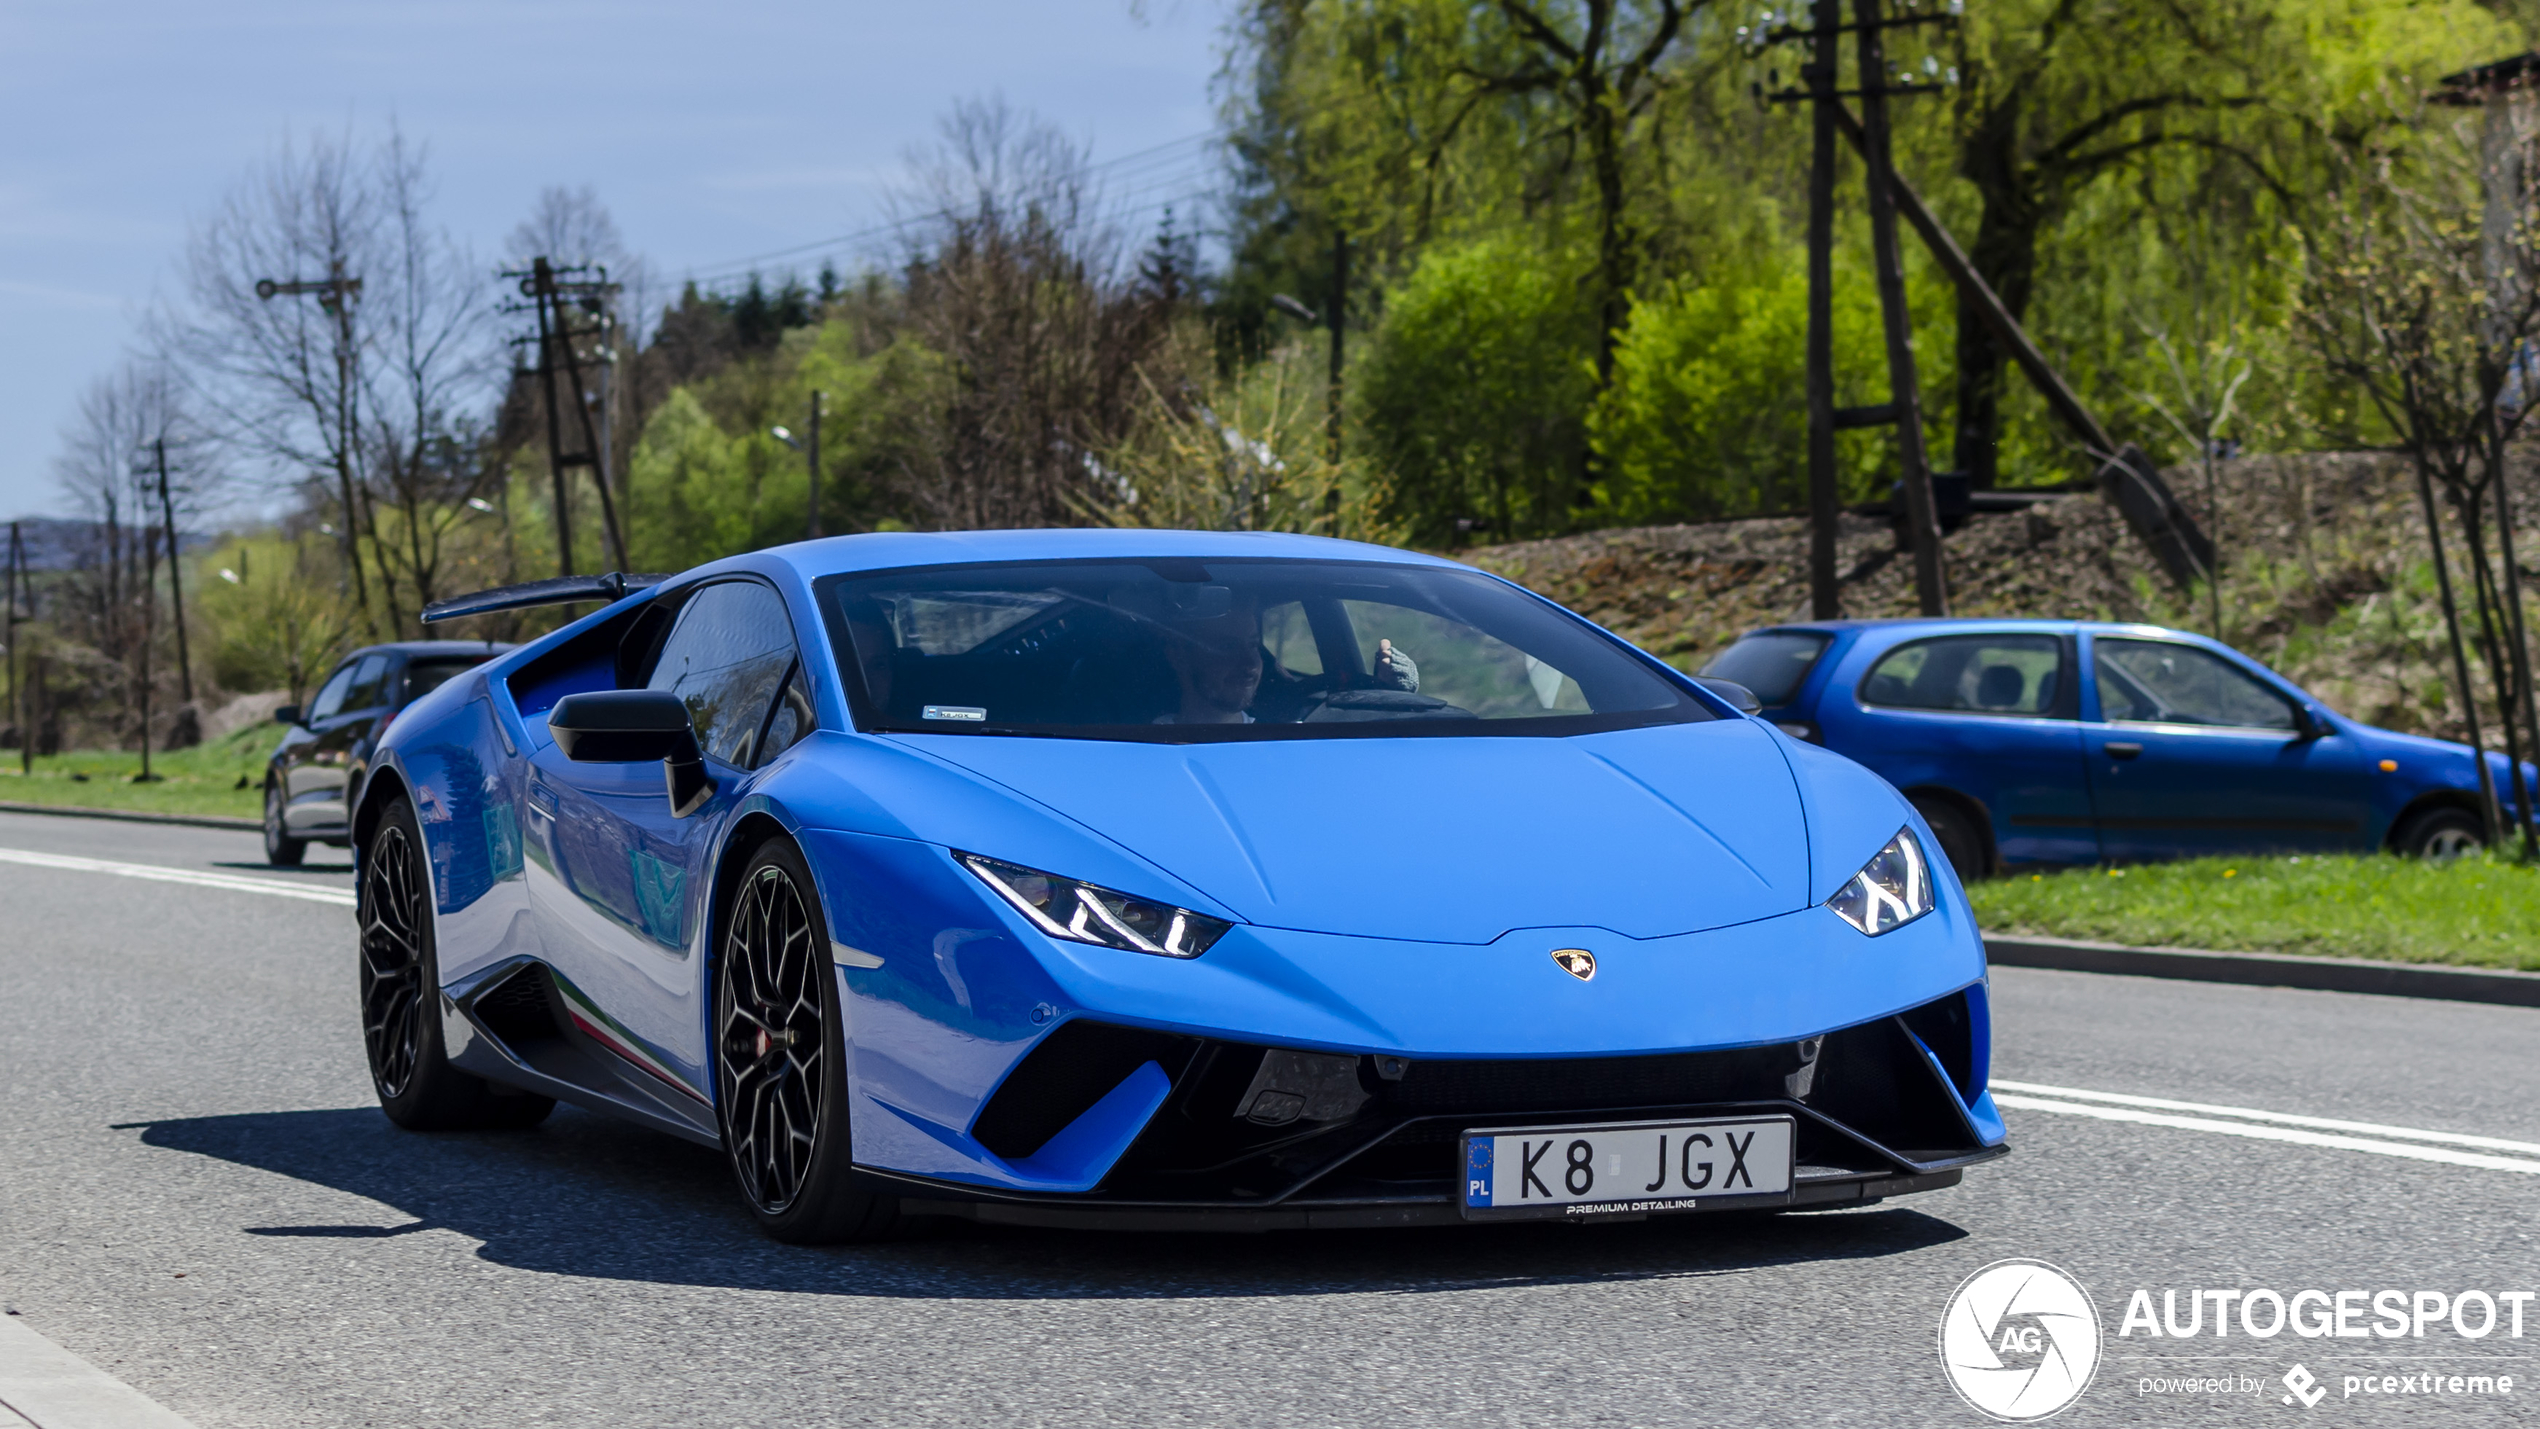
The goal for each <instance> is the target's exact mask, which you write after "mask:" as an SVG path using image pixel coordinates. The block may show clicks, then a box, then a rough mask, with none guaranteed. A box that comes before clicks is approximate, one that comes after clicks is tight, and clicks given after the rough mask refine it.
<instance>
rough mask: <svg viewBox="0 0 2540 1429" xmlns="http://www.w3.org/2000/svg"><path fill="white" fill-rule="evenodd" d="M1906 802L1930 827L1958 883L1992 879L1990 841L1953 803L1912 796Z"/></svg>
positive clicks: (1930, 797)
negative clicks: (1954, 870)
mask: <svg viewBox="0 0 2540 1429" xmlns="http://www.w3.org/2000/svg"><path fill="white" fill-rule="evenodd" d="M1907 802H1909V803H1911V804H1912V805H1913V806H1914V812H1916V813H1918V814H1920V815H1922V816H1923V822H1924V823H1927V824H1929V825H1931V832H1932V837H1933V838H1936V839H1938V840H1940V853H1941V856H1942V857H1943V858H1946V859H1948V860H1949V866H1950V867H1951V868H1954V869H1956V870H1957V871H1958V881H1959V882H1960V883H1973V882H1975V881H1976V880H1978V879H1980V878H1987V877H1990V876H1992V873H1993V839H1992V838H1991V837H1990V836H1989V835H1988V834H1986V832H1985V829H1984V826H1983V825H1982V824H1980V823H1978V822H1976V820H1975V819H1974V818H1973V817H1972V816H1971V815H1969V814H1968V813H1967V811H1966V810H1965V809H1963V808H1961V807H1960V806H1959V805H1958V802H1957V801H1956V800H1954V799H1941V798H1935V797H1933V796H1932V795H1929V794H1915V795H1911V796H1909V798H1908V800H1907Z"/></svg>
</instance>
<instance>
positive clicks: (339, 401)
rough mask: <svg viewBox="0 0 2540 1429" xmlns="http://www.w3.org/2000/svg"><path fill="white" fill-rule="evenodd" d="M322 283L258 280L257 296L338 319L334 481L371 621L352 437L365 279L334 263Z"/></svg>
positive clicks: (347, 547)
mask: <svg viewBox="0 0 2540 1429" xmlns="http://www.w3.org/2000/svg"><path fill="white" fill-rule="evenodd" d="M326 272H327V276H325V277H323V278H294V279H291V280H290V281H288V282H276V281H274V280H273V279H271V278H259V279H257V280H256V297H257V299H258V301H261V302H271V301H272V300H273V299H274V298H276V297H314V298H316V299H317V300H318V309H319V310H320V311H321V312H324V313H325V314H326V315H327V316H328V317H330V318H333V319H334V320H335V482H336V494H337V496H338V498H339V499H340V500H342V501H343V503H344V530H343V540H344V564H345V565H346V566H348V567H350V568H351V570H352V573H353V599H354V602H355V604H356V605H357V606H358V607H359V608H360V610H361V612H362V619H363V621H364V622H365V623H367V622H368V621H369V619H370V582H369V580H368V579H367V578H366V577H365V576H364V575H363V574H362V548H361V540H360V537H359V536H358V535H357V534H356V532H358V531H359V529H360V523H361V509H360V507H359V506H358V505H357V504H356V501H357V498H356V496H355V493H354V489H353V438H354V434H355V432H356V431H357V430H358V428H357V426H356V422H355V419H356V418H357V417H358V416H359V415H360V408H359V406H358V405H357V402H358V399H357V398H356V396H355V395H354V390H353V304H354V303H355V302H356V301H358V300H359V299H360V297H361V295H362V280H361V279H359V278H355V277H350V276H347V275H346V273H345V272H344V260H343V259H341V258H337V259H333V260H331V261H329V262H328V263H327V265H326Z"/></svg>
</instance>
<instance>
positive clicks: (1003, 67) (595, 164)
mask: <svg viewBox="0 0 2540 1429" xmlns="http://www.w3.org/2000/svg"><path fill="white" fill-rule="evenodd" d="M1225 4H1226V0H1145V3H1142V4H1133V3H1132V0H931V3H920V4H906V3H901V4H883V3H878V0H829V3H802V0H716V3H713V4H705V3H697V0H690V3H685V4H664V3H656V0H610V3H605V4H601V3H573V2H572V0H489V2H488V3H462V0H402V3H396V4H388V3H376V0H335V3H331V4H330V3H291V0H220V3H217V4H203V3H201V0H193V3H170V0H125V3H122V4H117V5H98V4H94V3H61V0H9V3H8V4H7V5H5V6H0V73H6V74H7V75H8V76H9V82H8V83H7V84H6V85H0V134H8V135H10V136H12V138H11V140H10V142H8V143H7V144H6V145H0V335H5V338H4V339H0V519H6V518H8V517H11V516H21V515H24V516H36V515H60V514H65V513H64V507H63V503H62V500H61V498H60V496H59V494H58V492H57V490H56V484H55V480H54V476H53V470H52V468H53V459H54V457H55V455H56V454H57V453H58V451H59V450H60V446H61V437H60V432H61V429H62V427H63V425H64V424H65V422H67V421H68V420H69V418H70V416H71V414H72V411H73V408H74V407H75V405H76V404H77V402H78V400H79V395H80V393H81V391H82V390H83V389H84V388H85V387H87V386H88V384H90V383H91V382H93V381H95V380H96V379H97V378H99V377H101V376H104V375H105V374H106V373H108V372H109V371H111V370H112V369H113V367H114V366H115V364H116V363H117V362H118V360H120V359H121V357H122V356H123V355H124V354H125V353H127V352H128V351H129V350H130V349H131V348H132V346H133V344H134V342H135V341H136V339H137V335H138V332H139V329H140V323H141V318H142V315H143V314H144V313H145V312H146V311H147V310H148V308H149V305H150V304H151V303H152V302H153V301H155V300H157V299H158V298H159V297H160V296H163V295H166V294H168V293H170V292H171V291H172V290H173V285H174V280H175V275H176V271H177V262H178V259H179V256H180V254H181V252H182V250H183V246H184V243H185V236H186V233H187V231H188V227H189V225H190V224H191V223H192V222H193V221H194V220H196V219H197V218H200V217H202V216H204V215H206V214H208V213H209V212H210V211H211V210H212V209H213V208H214V207H215V206H216V205H217V204H218V203H219V201H220V199H221V196H222V195H223V193H225V192H226V191H227V190H228V189H229V188H230V187H231V186H232V185H233V184H234V183H236V182H237V181H238V179H239V178H240V176H241V175H242V174H243V173H244V172H245V171H246V170H247V169H248V168H249V167H250V166H252V165H254V164H256V163H257V162H259V161H260V160H262V159H263V158H265V157H266V156H268V155H270V154H271V153H273V152H274V150H275V149H276V148H277V147H278V146H279V145H280V144H281V143H283V142H284V141H285V140H286V139H287V138H288V137H290V136H292V135H295V134H299V135H306V134H311V133H328V134H342V133H344V132H347V131H348V130H349V131H350V132H351V133H353V134H354V135H356V136H358V137H362V138H372V137H376V136H377V135H378V134H380V133H382V132H384V130H385V128H386V126H387V124H388V122H389V121H390V120H391V119H392V118H393V119H394V120H395V121H396V122H397V123H398V124H399V125H401V126H402V127H403V128H404V130H405V132H406V134H407V135H408V136H409V137H410V138H414V139H418V140H421V141H423V142H424V143H425V144H426V145H428V146H429V153H430V159H431V167H432V170H433V173H434V175H435V177H436V179H437V181H438V185H439V194H438V199H437V202H436V205H435V213H434V216H435V218H436V219H437V220H438V221H439V222H440V223H441V224H442V225H444V226H446V227H447V228H449V229H450V230H451V231H452V232H453V233H454V234H456V235H457V236H459V237H460V238H462V239H463V240H465V241H467V242H468V243H470V244H471V245H472V246H473V247H474V248H475V250H476V251H477V252H478V253H479V254H481V255H483V256H484V257H485V258H486V260H487V262H488V264H489V267H490V265H491V263H492V261H493V259H494V258H495V257H496V256H498V254H499V251H500V249H501V247H502V243H503V240H504V238H505V236H506V235H508V234H509V233H510V231H511V229H512V227H513V225H514V224H516V223H518V222H519V221H520V220H521V219H522V218H523V217H524V216H525V215H526V214H527V213H528V211H529V209H530V207H531V205H532V204H533V203H534V202H535V200H536V199H537V196H538V194H539V191H540V190H541V189H543V188H545V187H547V186H548V185H551V184H563V185H568V186H572V187H580V186H582V185H585V184H588V185H591V186H593V187H594V188H595V189H596V190H597V191H598V194H599V197H600V199H601V201H602V202H603V203H605V204H606V205H607V206H608V207H609V209H610V211H611V213H612V214H613V215H614V216H615V218H616V220H617V225H618V228H619V231H620V232H621V233H622V234H623V235H624V238H625V240H626V243H627V246H628V247H629V248H631V249H633V250H634V251H636V252H639V253H641V254H643V255H645V256H646V257H647V258H649V259H650V260H651V261H652V263H653V265H654V267H655V269H656V270H657V271H658V272H659V273H661V274H662V275H663V276H664V277H665V278H667V279H668V280H670V281H672V282H674V283H675V282H676V281H677V280H678V279H680V278H681V277H683V276H686V275H690V274H701V275H712V274H718V273H727V272H732V271H737V270H740V269H744V268H746V266H747V261H746V260H750V259H753V258H756V257H758V256H759V255H763V254H770V253H776V252H780V251H782V250H787V249H791V248H795V247H797V246H799V245H808V244H814V243H818V242H821V241H823V240H828V239H832V238H836V237H839V236H842V235H848V234H853V233H855V232H857V231H858V230H860V229H867V228H870V227H872V226H873V225H875V224H876V223H878V222H880V221H882V220H883V219H884V217H885V215H886V209H885V201H886V200H885V195H886V193H887V191H888V189H889V188H890V186H891V185H892V184H893V183H894V182H895V181H896V180H897V178H898V176H899V175H900V174H901V172H902V171H903V167H904V165H903V158H904V156H905V155H906V153H907V152H908V150H909V148H910V147H911V146H912V145H913V144H920V143H924V142H925V141H927V140H928V139H930V138H931V137H932V135H933V133H934V126H935V123H936V121H937V119H938V118H939V117H940V116H941V115H942V114H943V113H944V112H945V111H946V110H947V109H949V108H950V107H951V106H952V105H953V104H954V103H955V102H956V101H959V100H963V99H975V98H987V97H992V96H998V95H1002V96H1003V97H1004V99H1005V100H1006V101H1007V102H1008V103H1009V104H1011V105H1013V106H1014V107H1015V108H1017V109H1019V110H1026V111H1030V112H1032V113H1034V114H1037V115H1038V116H1039V117H1041V118H1044V119H1047V120H1050V121H1052V122H1054V123H1056V124H1058V125H1059V126H1060V127H1061V128H1062V129H1063V130H1065V131H1066V132H1067V133H1069V134H1070V135H1072V136H1074V137H1075V138H1077V139H1078V140H1079V141H1080V142H1083V143H1084V144H1086V145H1087V146H1089V148H1090V150H1091V156H1092V158H1093V160H1094V162H1095V163H1096V164H1097V165H1098V166H1105V165H1107V166H1108V167H1107V168H1104V169H1103V174H1104V176H1105V178H1106V179H1107V180H1108V182H1109V184H1110V186H1111V188H1112V191H1113V193H1114V195H1115V198H1116V199H1117V201H1118V202H1119V203H1121V204H1122V206H1123V207H1124V208H1132V209H1134V210H1136V211H1138V212H1141V213H1145V212H1150V211H1151V210H1152V209H1153V208H1154V207H1155V206H1156V205H1158V204H1160V203H1162V202H1164V201H1167V200H1171V199H1176V198H1182V199H1185V200H1194V199H1202V198H1204V194H1205V190H1206V189H1207V187H1208V186H1209V184H1210V183H1211V181H1212V179H1213V168H1212V158H1211V153H1210V150H1209V148H1208V146H1207V144H1206V143H1205V142H1204V138H1203V136H1205V135H1207V134H1208V133H1209V132H1211V131H1212V130H1213V128H1214V127H1215V119H1216V111H1215V105H1214V101H1213V98H1212V88H1211V86H1212V81H1213V80H1214V78H1215V76H1216V73H1217V68H1218V57H1219V49H1220V45H1221V37H1220V34H1219V27H1220V23H1221V19H1222V16H1223V14H1224V13H1225ZM1168 146H1169V147H1168ZM1177 209H1178V210H1179V212H1180V213H1188V212H1189V211H1190V207H1189V204H1188V203H1187V202H1186V203H1184V204H1181V205H1177ZM1177 216H1178V214H1177ZM1148 221H1152V219H1151V218H1150V219H1149V220H1148ZM864 248H865V251H866V252H867V253H868V255H870V256H880V255H881V254H882V253H883V252H884V251H886V250H884V249H882V248H878V247H875V246H873V241H872V240H867V241H866V243H865V245H864ZM788 261H794V262H801V263H803V265H804V266H805V268H806V269H809V268H811V267H816V266H817V264H818V261H819V255H818V253H816V252H815V253H811V254H808V255H806V256H803V257H798V258H793V259H785V258H778V259H774V260H771V261H770V264H769V266H770V268H771V270H772V269H774V268H778V267H782V266H783V265H784V264H785V263H786V262H788ZM853 266H854V265H853V263H852V262H842V263H841V267H842V268H852V267H853Z"/></svg>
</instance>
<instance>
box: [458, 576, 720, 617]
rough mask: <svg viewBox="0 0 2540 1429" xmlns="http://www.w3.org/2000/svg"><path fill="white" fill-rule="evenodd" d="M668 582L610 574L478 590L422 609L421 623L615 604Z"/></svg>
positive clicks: (661, 579)
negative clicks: (534, 608)
mask: <svg viewBox="0 0 2540 1429" xmlns="http://www.w3.org/2000/svg"><path fill="white" fill-rule="evenodd" d="M668 579H670V577H669V576H668V575H659V574H656V575H628V574H627V573H626V572H624V571H611V572H609V573H608V574H606V575H600V576H558V577H556V578H555V579H553V580H544V581H523V582H522V583H520V584H519V585H506V586H496V587H495V588H494V589H492V590H481V591H478V592H477V593H476V594H474V595H454V596H452V597H450V598H449V599H448V600H436V601H434V602H432V603H431V604H430V605H427V606H425V607H424V608H423V623H424V624H426V625H432V624H435V623H437V622H440V621H444V620H458V619H460V618H462V617H465V616H470V615H491V614H493V613H494V612H495V611H498V610H524V609H527V608H528V607H530V606H533V605H573V604H576V603H579V602H582V601H593V600H597V601H608V602H615V601H619V600H623V599H625V598H626V596H627V594H628V593H629V592H632V591H639V590H649V589H651V588H652V587H654V586H657V585H660V584H661V583H662V582H663V581H666V580H668Z"/></svg>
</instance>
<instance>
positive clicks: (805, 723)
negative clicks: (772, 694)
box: [758, 664, 818, 764]
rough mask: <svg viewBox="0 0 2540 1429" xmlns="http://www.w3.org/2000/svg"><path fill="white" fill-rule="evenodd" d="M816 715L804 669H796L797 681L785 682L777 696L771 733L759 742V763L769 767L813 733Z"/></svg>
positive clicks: (768, 726)
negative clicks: (772, 762) (772, 761)
mask: <svg viewBox="0 0 2540 1429" xmlns="http://www.w3.org/2000/svg"><path fill="white" fill-rule="evenodd" d="M817 722H818V721H817V720H815V719H814V718H813V716H812V709H811V690H810V688H809V687H808V686H806V685H804V684H803V667H802V666H801V665H800V664H796V665H795V666H794V674H793V678H791V679H789V680H787V681H786V682H785V692H784V693H783V694H781V695H779V696H777V697H776V709H775V711H774V712H773V713H771V714H770V715H768V717H767V733H766V734H765V735H764V736H762V737H761V738H760V739H759V750H758V762H759V763H761V764H765V763H766V762H767V761H769V760H771V759H774V758H775V757H776V756H777V755H780V754H782V753H784V752H785V751H786V750H788V749H791V748H793V746H794V743H795V741H797V740H799V739H801V738H802V737H803V736H804V735H807V734H809V733H811V728H812V726H813V725H814V724H815V723H817Z"/></svg>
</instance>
